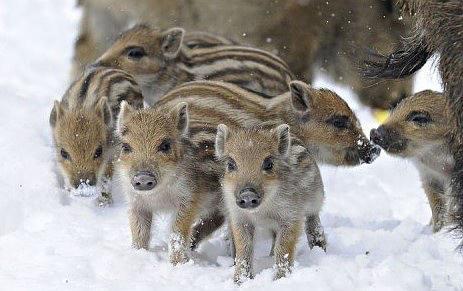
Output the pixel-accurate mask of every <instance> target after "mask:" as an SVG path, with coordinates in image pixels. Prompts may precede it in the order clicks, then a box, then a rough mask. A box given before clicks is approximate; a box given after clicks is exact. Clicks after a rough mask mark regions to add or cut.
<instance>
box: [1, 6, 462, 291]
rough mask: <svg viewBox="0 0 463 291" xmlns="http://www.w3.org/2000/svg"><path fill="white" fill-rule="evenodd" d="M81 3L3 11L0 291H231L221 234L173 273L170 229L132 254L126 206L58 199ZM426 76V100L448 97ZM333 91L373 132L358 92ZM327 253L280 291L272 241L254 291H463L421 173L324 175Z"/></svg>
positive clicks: (382, 168) (263, 245) (401, 167)
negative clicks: (60, 105)
mask: <svg viewBox="0 0 463 291" xmlns="http://www.w3.org/2000/svg"><path fill="white" fill-rule="evenodd" d="M74 2H75V1H73V0H69V1H63V0H1V1H0V76H1V78H0V101H1V106H0V133H1V134H2V135H1V138H0V161H1V162H0V182H1V185H2V186H1V188H0V290H128V289H130V290H229V289H235V288H236V286H234V284H233V282H232V279H231V278H232V274H233V267H232V260H231V259H230V258H229V257H227V255H226V251H225V244H224V242H223V237H222V236H223V234H218V235H216V236H215V237H214V238H213V239H211V240H210V241H209V242H207V243H205V244H203V245H202V246H201V247H200V249H199V251H198V252H197V253H195V254H194V262H191V263H189V264H186V265H183V266H179V267H172V266H170V265H169V263H168V261H167V260H166V244H165V241H166V237H167V233H168V227H167V223H166V219H165V218H161V219H160V220H159V223H158V224H157V227H156V228H155V229H154V230H153V232H154V234H153V235H154V238H155V239H154V240H153V242H152V249H151V250H150V251H144V250H134V249H132V248H131V247H130V234H129V230H128V225H127V217H126V206H125V204H124V203H123V201H121V200H119V201H117V202H116V203H115V205H114V206H113V207H109V208H104V209H102V208H95V207H91V206H88V205H85V204H82V203H76V202H73V203H71V204H69V205H63V203H61V200H60V199H59V195H60V190H59V189H58V187H57V182H56V179H55V174H54V172H53V167H54V166H53V151H52V144H51V138H50V130H49V127H48V114H49V111H50V109H51V106H52V100H54V99H58V98H60V96H61V94H62V93H63V92H64V89H65V87H66V83H67V78H68V75H69V74H68V73H69V64H70V58H71V55H72V43H73V39H74V37H75V34H76V25H77V21H78V19H79V16H80V15H79V11H77V10H76V9H75V8H74ZM430 68H431V67H430V66H428V67H427V68H426V69H425V70H422V72H421V73H420V74H419V75H418V77H417V84H416V89H420V90H421V89H425V88H434V89H439V88H440V86H439V84H438V81H437V78H436V76H435V72H433V71H432V70H431V69H430ZM316 85H324V86H327V87H331V88H334V89H335V90H336V91H337V92H338V93H339V94H341V96H343V97H345V98H346V99H347V100H348V102H349V103H350V104H351V106H352V107H353V109H354V110H355V112H356V113H357V114H358V116H359V118H360V120H361V122H362V124H363V126H364V128H365V131H366V132H368V131H369V130H370V128H372V127H373V126H375V122H374V121H373V119H372V117H371V114H370V112H369V110H368V109H365V108H364V107H361V106H359V104H358V103H357V102H356V100H355V98H354V96H353V94H352V92H351V91H349V90H348V89H346V88H344V87H340V86H338V85H335V84H333V82H331V81H329V80H327V79H326V78H319V79H318V80H317V82H316ZM322 174H323V178H324V182H325V185H326V193H327V199H326V204H325V207H324V210H323V213H322V222H323V224H324V226H325V231H326V233H327V237H328V240H329V246H328V251H327V253H326V254H325V253H323V252H322V251H321V250H319V249H315V250H313V251H309V250H308V247H307V245H306V242H305V239H304V238H302V239H301V241H300V243H299V245H298V250H297V258H296V267H295V270H294V272H293V273H292V274H291V275H290V277H289V278H286V279H282V280H279V281H276V282H274V281H272V279H271V278H272V272H273V270H272V268H271V267H272V259H271V258H269V257H268V256H267V254H268V250H269V241H268V240H266V241H261V242H258V247H257V254H256V255H257V259H256V270H255V271H256V278H255V279H254V280H252V281H248V282H246V283H245V284H244V285H242V287H241V288H242V289H252V290H292V291H296V290H463V259H462V255H461V254H456V253H455V252H454V248H455V246H456V244H457V242H456V241H454V240H452V239H451V238H450V237H449V236H448V235H446V234H443V233H440V234H436V235H433V234H432V233H431V230H430V228H429V226H428V224H427V223H428V222H429V219H430V215H431V214H430V209H429V206H428V204H427V202H426V198H425V195H424V193H423V191H422V189H421V187H420V183H419V180H418V176H417V173H416V171H415V169H414V168H413V166H412V165H411V164H409V163H407V162H404V161H403V160H399V159H394V158H391V157H388V156H387V155H385V154H382V155H381V157H380V158H379V159H378V160H377V161H376V162H375V163H374V164H372V165H366V166H361V167H358V168H355V169H344V168H338V169H335V168H322Z"/></svg>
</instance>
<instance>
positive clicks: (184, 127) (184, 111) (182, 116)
mask: <svg viewBox="0 0 463 291" xmlns="http://www.w3.org/2000/svg"><path fill="white" fill-rule="evenodd" d="M172 113H173V118H174V121H175V122H176V123H177V129H178V131H179V132H180V135H183V136H187V135H188V131H189V117H188V103H186V102H180V103H179V104H177V106H175V108H174V110H173V112H172Z"/></svg>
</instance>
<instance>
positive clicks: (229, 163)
mask: <svg viewBox="0 0 463 291" xmlns="http://www.w3.org/2000/svg"><path fill="white" fill-rule="evenodd" d="M227 171H229V172H233V171H236V162H235V160H233V159H232V158H229V159H228V161H227Z"/></svg>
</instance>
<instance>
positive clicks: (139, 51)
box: [127, 46, 146, 59]
mask: <svg viewBox="0 0 463 291" xmlns="http://www.w3.org/2000/svg"><path fill="white" fill-rule="evenodd" d="M127 56H128V57H129V58H131V59H141V58H142V57H144V56H146V52H145V49H143V48H142V47H138V46H137V47H131V48H128V49H127Z"/></svg>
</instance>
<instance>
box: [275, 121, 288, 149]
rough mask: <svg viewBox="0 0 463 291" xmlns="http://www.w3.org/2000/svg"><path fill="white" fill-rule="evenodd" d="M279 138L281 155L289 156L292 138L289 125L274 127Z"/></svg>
mask: <svg viewBox="0 0 463 291" xmlns="http://www.w3.org/2000/svg"><path fill="white" fill-rule="evenodd" d="M273 132H274V133H275V136H276V138H277V140H278V152H279V154H280V155H282V156H284V157H287V156H288V154H289V148H290V146H291V138H290V135H289V125H287V124H282V125H279V126H278V127H276V128H275V129H273Z"/></svg>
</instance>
